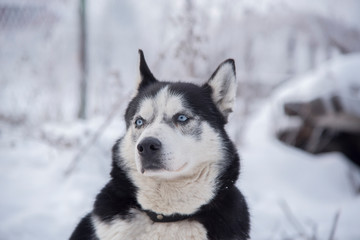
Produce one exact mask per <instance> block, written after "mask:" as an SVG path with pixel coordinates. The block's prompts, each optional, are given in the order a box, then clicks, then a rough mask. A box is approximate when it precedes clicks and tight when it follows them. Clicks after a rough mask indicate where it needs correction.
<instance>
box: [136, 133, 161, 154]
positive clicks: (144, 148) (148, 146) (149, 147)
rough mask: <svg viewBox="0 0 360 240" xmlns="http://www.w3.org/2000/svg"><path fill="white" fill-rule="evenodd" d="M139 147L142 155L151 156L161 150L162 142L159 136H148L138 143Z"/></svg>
mask: <svg viewBox="0 0 360 240" xmlns="http://www.w3.org/2000/svg"><path fill="white" fill-rule="evenodd" d="M137 149H138V151H139V154H140V155H141V156H151V155H153V154H155V153H158V152H159V150H160V149H161V142H160V141H159V139H157V138H153V137H147V138H144V139H143V140H142V141H141V142H140V143H139V144H138V145H137Z"/></svg>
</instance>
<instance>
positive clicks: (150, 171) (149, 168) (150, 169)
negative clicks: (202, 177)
mask: <svg viewBox="0 0 360 240" xmlns="http://www.w3.org/2000/svg"><path fill="white" fill-rule="evenodd" d="M187 164H188V163H187V162H186V163H184V164H183V165H182V166H181V167H179V168H177V169H169V168H167V167H165V166H160V165H156V164H153V165H147V164H145V165H142V166H141V169H140V172H141V174H143V175H145V174H146V175H159V174H161V173H178V172H181V171H182V170H184V169H185V167H186V166H187Z"/></svg>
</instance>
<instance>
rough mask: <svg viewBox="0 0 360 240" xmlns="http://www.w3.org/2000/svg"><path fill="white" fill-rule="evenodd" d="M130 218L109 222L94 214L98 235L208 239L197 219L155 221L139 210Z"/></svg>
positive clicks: (131, 239)
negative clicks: (168, 221) (167, 221)
mask: <svg viewBox="0 0 360 240" xmlns="http://www.w3.org/2000/svg"><path fill="white" fill-rule="evenodd" d="M131 213H132V214H133V217H132V218H131V219H129V220H121V219H116V220H113V221H111V222H109V223H105V222H102V221H100V220H99V219H98V218H97V217H95V216H93V218H92V220H93V224H94V227H95V231H96V235H97V237H98V238H99V239H100V240H123V239H126V240H168V239H171V240H207V232H206V229H205V228H204V226H203V225H202V224H201V223H199V222H196V221H187V220H184V221H179V222H173V223H154V222H152V221H151V220H150V219H149V217H148V216H147V215H146V214H145V213H143V212H140V211H139V210H135V209H133V210H131Z"/></svg>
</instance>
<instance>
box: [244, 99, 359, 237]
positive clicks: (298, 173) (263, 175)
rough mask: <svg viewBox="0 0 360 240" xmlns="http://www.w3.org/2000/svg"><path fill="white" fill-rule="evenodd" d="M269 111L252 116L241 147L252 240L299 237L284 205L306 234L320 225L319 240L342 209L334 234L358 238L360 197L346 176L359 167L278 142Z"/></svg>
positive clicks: (332, 157)
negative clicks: (272, 129)
mask: <svg viewBox="0 0 360 240" xmlns="http://www.w3.org/2000/svg"><path fill="white" fill-rule="evenodd" d="M270 109H271V108H270V105H267V106H266V107H265V108H264V109H263V110H262V111H261V112H260V113H259V114H258V115H257V116H254V117H253V118H252V120H251V124H250V125H249V127H248V129H247V131H246V137H245V141H244V146H243V147H240V150H239V151H240V154H241V156H242V164H243V165H242V174H241V176H240V180H239V182H238V186H239V188H240V189H242V190H243V191H244V193H245V195H246V196H247V199H248V202H249V204H250V212H251V215H252V223H253V224H252V227H253V229H252V238H253V239H267V238H273V239H285V238H286V237H294V236H296V235H298V232H297V231H296V229H294V226H293V225H292V224H290V223H289V219H288V218H287V217H285V212H284V210H283V204H284V203H286V205H287V206H288V207H289V208H290V209H291V212H292V214H293V215H294V216H295V217H296V218H297V219H298V221H299V222H300V224H301V225H302V228H303V229H304V232H305V234H306V235H307V236H308V237H310V236H311V235H312V233H313V231H314V230H313V229H312V228H313V227H316V234H317V236H318V237H319V238H318V239H327V238H328V237H329V235H330V230H331V227H332V222H333V219H334V216H335V213H336V212H337V211H340V221H339V225H338V229H337V231H336V237H337V238H338V239H358V238H359V237H360V230H359V229H358V227H357V219H358V216H359V214H360V197H359V196H356V195H355V193H354V190H353V189H352V188H351V184H350V179H349V176H348V172H349V171H358V169H355V167H354V166H352V165H351V163H349V162H348V160H347V159H346V158H345V157H344V156H342V155H340V154H338V153H331V154H323V155H320V156H314V155H311V154H308V153H305V152H302V151H300V150H297V149H295V148H291V147H288V146H285V145H283V144H282V143H280V142H278V141H277V140H275V139H274V137H273V136H272V133H271V132H272V131H271V126H269V125H270V123H271V121H269V120H270V119H271V112H270ZM265 226H266V227H265ZM300 239H301V238H300Z"/></svg>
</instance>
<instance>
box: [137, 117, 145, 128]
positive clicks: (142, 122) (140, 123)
mask: <svg viewBox="0 0 360 240" xmlns="http://www.w3.org/2000/svg"><path fill="white" fill-rule="evenodd" d="M143 124H144V119H142V118H138V119H136V120H135V126H136V127H141V126H142V125H143Z"/></svg>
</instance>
